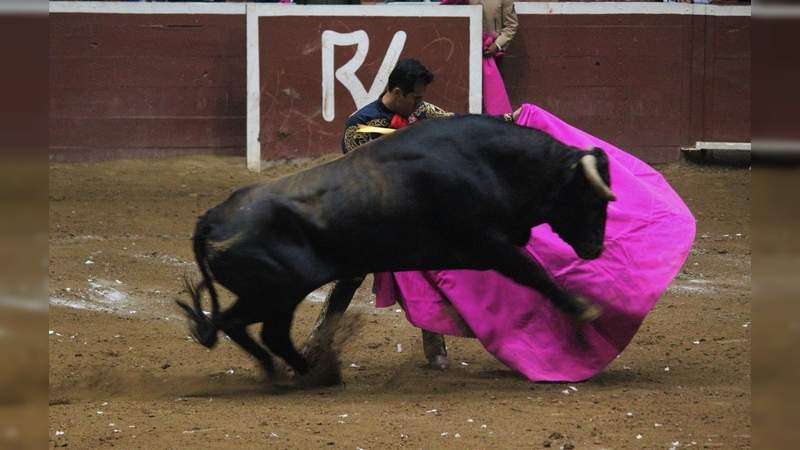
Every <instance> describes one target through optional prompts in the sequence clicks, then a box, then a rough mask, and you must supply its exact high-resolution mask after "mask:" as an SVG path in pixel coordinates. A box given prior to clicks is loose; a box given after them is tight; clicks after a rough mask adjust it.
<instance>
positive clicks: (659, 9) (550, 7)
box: [514, 2, 751, 16]
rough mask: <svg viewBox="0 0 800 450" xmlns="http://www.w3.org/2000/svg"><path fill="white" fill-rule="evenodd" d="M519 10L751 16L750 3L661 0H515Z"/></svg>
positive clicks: (558, 12)
mask: <svg viewBox="0 0 800 450" xmlns="http://www.w3.org/2000/svg"><path fill="white" fill-rule="evenodd" d="M514 8H515V9H516V11H517V14H566V15H582V14H586V15H594V14H681V15H708V16H749V15H750V11H751V10H750V6H739V5H731V6H723V5H700V4H692V3H658V2H564V3H561V2H555V3H550V2H516V3H514Z"/></svg>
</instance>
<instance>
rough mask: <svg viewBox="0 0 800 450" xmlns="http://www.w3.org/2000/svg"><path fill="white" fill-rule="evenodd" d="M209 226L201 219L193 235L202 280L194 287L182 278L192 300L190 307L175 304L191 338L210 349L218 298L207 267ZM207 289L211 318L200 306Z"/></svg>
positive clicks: (185, 278)
mask: <svg viewBox="0 0 800 450" xmlns="http://www.w3.org/2000/svg"><path fill="white" fill-rule="evenodd" d="M208 231H209V226H208V223H207V219H206V217H205V216H203V217H201V218H200V220H199V221H198V222H197V228H196V229H195V233H194V244H193V249H194V256H195V259H196V260H197V266H198V268H199V269H200V275H201V276H202V279H201V280H200V282H199V283H197V284H196V285H192V282H191V281H190V280H189V277H188V276H184V284H185V287H186V291H187V292H189V296H191V298H192V305H193V307H192V306H189V305H188V304H186V303H184V302H182V301H180V300H176V301H175V302H176V303H177V304H178V306H180V307H181V308H182V309H183V311H184V312H185V313H186V318H187V319H188V320H189V330H190V331H191V333H192V336H193V337H194V338H195V339H196V340H197V342H199V343H200V344H202V345H204V346H205V347H208V348H212V347H213V346H214V345H215V344H216V343H217V326H216V325H215V324H216V322H217V319H218V318H219V309H220V308H219V298H218V296H217V290H216V289H215V288H214V278H213V277H212V276H211V272H210V269H209V267H208V258H207V256H208V255H207V248H206V237H207V236H208ZM204 288H205V289H208V294H209V296H210V297H211V317H208V316H206V314H205V313H204V312H203V307H202V304H201V296H202V293H203V289H204Z"/></svg>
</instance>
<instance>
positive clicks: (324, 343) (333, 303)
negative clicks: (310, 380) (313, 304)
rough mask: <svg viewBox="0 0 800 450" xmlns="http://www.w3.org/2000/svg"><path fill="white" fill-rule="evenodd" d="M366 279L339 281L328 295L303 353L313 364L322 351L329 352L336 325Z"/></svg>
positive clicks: (358, 277) (363, 276) (357, 278)
mask: <svg viewBox="0 0 800 450" xmlns="http://www.w3.org/2000/svg"><path fill="white" fill-rule="evenodd" d="M365 277H366V275H361V276H357V277H354V278H346V279H342V280H339V281H337V282H336V283H335V284H334V285H333V288H332V289H331V291H330V292H329V293H328V296H327V297H326V298H325V303H324V304H323V305H322V310H321V311H320V313H319V317H318V318H317V322H316V323H315V324H314V328H312V329H311V334H310V335H309V336H308V340H307V341H306V344H305V346H304V347H303V350H302V352H301V353H302V354H303V355H305V356H306V357H307V358H309V360H310V361H311V363H312V364H313V362H314V361H315V360H316V359H317V357H318V356H319V354H318V353H319V352H320V351H328V350H329V349H330V348H331V346H332V345H333V338H334V334H335V331H336V325H337V324H338V322H339V319H341V317H342V315H343V314H344V312H345V311H346V310H347V307H348V306H350V302H351V301H352V300H353V295H355V293H356V291H357V290H358V288H359V287H360V286H361V284H362V283H363V282H364V278H365Z"/></svg>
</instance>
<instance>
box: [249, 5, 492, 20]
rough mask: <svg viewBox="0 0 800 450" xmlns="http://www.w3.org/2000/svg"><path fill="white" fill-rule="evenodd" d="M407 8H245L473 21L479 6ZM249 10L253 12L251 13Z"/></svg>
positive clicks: (266, 13) (271, 12)
mask: <svg viewBox="0 0 800 450" xmlns="http://www.w3.org/2000/svg"><path fill="white" fill-rule="evenodd" d="M413 6H415V7H414V8H410V7H409V6H408V5H392V4H389V5H361V6H360V7H354V6H352V5H283V4H274V3H273V4H266V3H256V4H252V5H251V4H248V12H249V11H253V12H254V13H255V14H257V15H259V16H338V17H472V15H473V13H472V11H473V10H474V9H476V8H477V9H478V10H479V11H480V10H481V8H480V6H478V5H448V6H447V7H442V5H439V4H438V3H415V4H414V5H413ZM251 8H252V9H251Z"/></svg>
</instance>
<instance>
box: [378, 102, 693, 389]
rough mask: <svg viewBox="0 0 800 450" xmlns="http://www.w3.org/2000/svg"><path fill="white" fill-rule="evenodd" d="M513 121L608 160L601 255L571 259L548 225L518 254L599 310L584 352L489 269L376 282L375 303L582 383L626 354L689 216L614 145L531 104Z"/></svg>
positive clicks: (684, 244)
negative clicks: (610, 193)
mask: <svg viewBox="0 0 800 450" xmlns="http://www.w3.org/2000/svg"><path fill="white" fill-rule="evenodd" d="M517 123H518V124H520V125H524V126H528V127H531V128H538V129H540V130H542V131H545V132H547V133H549V134H550V135H552V136H553V137H555V138H556V139H558V140H560V141H562V142H564V143H566V144H569V145H572V146H575V147H579V148H591V147H592V146H595V147H599V148H602V149H603V150H605V152H606V153H607V154H608V157H609V166H610V168H609V169H610V173H611V184H612V186H611V187H612V189H613V190H614V192H615V193H616V194H617V197H618V200H617V201H616V202H612V203H609V207H608V222H607V225H606V240H605V251H604V253H603V255H602V256H601V257H600V258H598V259H596V260H592V261H586V260H582V259H580V258H578V257H577V256H576V255H575V253H574V251H573V250H572V248H571V247H569V246H568V245H567V244H566V243H564V242H563V241H562V240H561V239H560V238H559V237H558V236H557V235H555V234H554V233H553V232H552V231H551V230H550V227H549V226H548V225H542V226H539V227H536V228H534V229H533V230H531V231H532V232H531V239H530V241H529V242H528V244H527V246H526V247H525V249H526V250H527V251H528V253H529V254H530V255H531V256H532V257H533V258H535V259H536V260H538V261H539V262H540V263H541V264H542V266H543V267H544V268H545V269H546V270H547V271H548V272H549V273H550V275H551V276H552V277H553V278H554V279H555V280H556V282H557V283H559V284H560V285H561V286H563V287H564V288H566V289H568V290H569V291H571V292H573V293H575V294H579V295H583V296H586V297H587V298H591V299H592V300H593V301H594V302H595V304H597V305H599V306H601V307H602V308H603V314H602V315H601V316H600V317H599V318H598V319H597V320H595V321H593V322H591V323H588V324H584V325H582V330H583V335H584V337H585V342H584V344H582V343H581V341H580V339H579V338H578V335H577V333H576V330H575V328H574V326H573V324H572V321H571V319H569V318H568V317H567V316H566V315H564V314H563V313H562V312H560V311H558V310H556V309H555V307H553V305H552V304H551V303H550V301H549V300H548V299H546V298H544V297H543V296H542V295H540V294H539V293H538V292H536V291H534V290H532V289H528V288H526V287H522V286H520V285H517V284H515V283H514V282H512V281H510V280H508V279H507V278H505V277H503V276H501V275H499V274H498V273H496V272H493V271H468V270H442V271H431V272H396V273H393V274H392V273H389V274H379V275H376V285H375V287H376V294H377V301H376V305H377V306H389V305H391V304H393V303H394V300H395V299H398V300H400V301H402V302H403V305H404V309H405V312H406V317H407V318H408V320H409V321H410V322H411V323H412V324H414V325H415V326H417V327H420V328H423V329H426V330H429V331H433V332H437V333H441V334H448V335H454V336H474V337H477V338H478V339H479V340H480V342H481V344H483V346H484V347H485V348H486V350H488V351H489V352H490V353H492V354H493V355H494V356H496V357H497V358H498V359H499V360H500V361H502V362H503V363H505V364H506V365H508V366H509V367H511V368H512V369H514V370H516V371H518V372H520V373H521V374H523V375H525V376H526V377H527V378H529V379H530V380H532V381H580V380H585V379H588V378H591V377H592V376H594V375H596V374H597V373H598V372H600V371H602V370H603V369H604V368H605V367H606V366H607V365H608V364H609V363H610V362H611V361H613V360H614V358H616V356H617V355H619V354H620V353H621V352H622V351H623V349H625V347H626V346H627V345H628V343H629V342H630V341H631V339H632V338H633V336H634V334H635V333H636V331H637V330H638V329H639V326H640V325H641V323H642V321H643V320H644V318H645V316H646V315H647V313H648V312H650V310H651V308H652V307H653V305H654V304H655V303H656V301H657V300H658V299H659V297H660V296H661V295H662V294H663V292H664V290H665V289H666V288H667V286H668V285H669V283H670V282H671V281H672V279H673V278H674V276H675V275H676V274H677V272H678V270H679V269H680V268H681V266H682V265H683V263H684V261H685V260H686V257H687V255H688V253H689V250H690V248H691V245H692V242H693V240H694V234H695V221H694V217H693V216H692V214H691V212H690V211H689V209H688V208H687V207H686V205H685V204H684V203H683V201H682V200H681V198H680V197H679V196H678V195H677V194H676V193H675V191H673V190H672V188H671V187H670V186H669V184H668V183H667V182H666V180H664V178H663V177H662V176H661V175H660V174H659V173H658V172H656V171H655V170H653V169H652V168H651V167H649V166H648V165H647V164H645V163H644V162H642V161H640V160H638V159H637V158H635V157H633V156H631V155H629V154H627V153H625V152H624V151H622V150H620V149H618V148H617V147H615V146H613V145H611V144H609V143H607V142H604V141H602V140H600V139H598V138H596V137H593V136H591V135H589V134H588V133H586V132H583V131H581V130H578V129H577V128H575V127H572V126H571V125H569V124H567V123H565V122H563V121H562V120H560V119H559V118H557V117H555V116H554V115H552V114H550V113H549V112H547V111H545V110H543V109H541V108H539V107H537V106H535V105H530V104H528V105H524V106H523V108H522V112H521V114H520V116H519V118H518V119H517ZM532 182H535V181H534V180H532Z"/></svg>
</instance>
